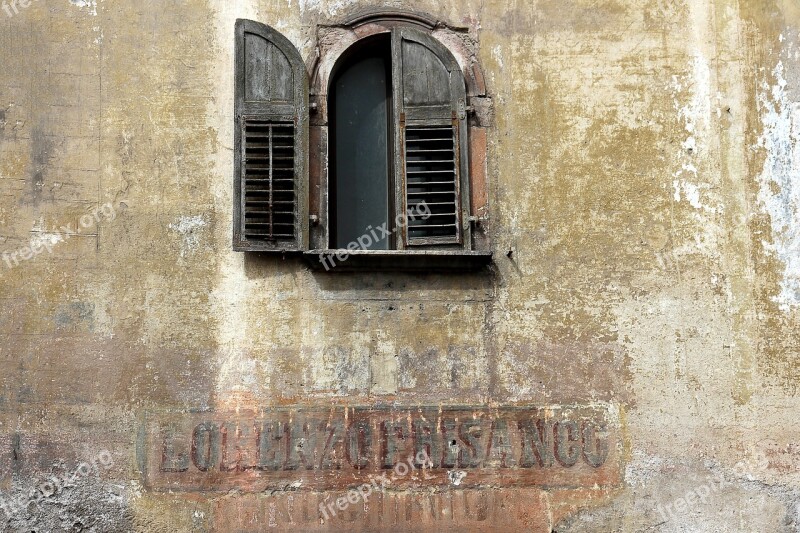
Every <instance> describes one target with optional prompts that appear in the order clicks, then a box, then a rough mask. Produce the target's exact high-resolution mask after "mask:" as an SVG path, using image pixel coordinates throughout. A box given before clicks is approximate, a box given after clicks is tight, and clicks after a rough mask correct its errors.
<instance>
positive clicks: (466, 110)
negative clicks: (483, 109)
mask: <svg viewBox="0 0 800 533" xmlns="http://www.w3.org/2000/svg"><path fill="white" fill-rule="evenodd" d="M467 114H470V115H473V114H475V108H474V107H472V106H471V105H467V103H466V102H465V101H464V99H463V98H459V99H458V120H465V119H466V118H467Z"/></svg>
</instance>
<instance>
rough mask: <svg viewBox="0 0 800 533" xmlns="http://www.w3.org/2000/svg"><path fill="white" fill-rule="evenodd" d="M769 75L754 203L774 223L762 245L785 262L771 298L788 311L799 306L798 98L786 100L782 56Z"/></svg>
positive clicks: (763, 95)
mask: <svg viewBox="0 0 800 533" xmlns="http://www.w3.org/2000/svg"><path fill="white" fill-rule="evenodd" d="M772 75H773V77H774V79H775V85H773V86H770V85H769V83H767V82H766V81H765V82H763V83H762V85H761V91H760V92H759V94H758V107H759V112H760V114H761V122H762V124H763V125H764V131H763V133H762V134H761V137H759V139H758V145H759V147H761V148H763V149H764V151H765V152H766V160H765V161H764V169H763V170H762V172H761V175H760V176H759V177H758V181H759V185H760V188H759V192H758V202H759V204H760V207H761V209H763V210H764V212H766V213H767V214H768V215H769V217H770V224H771V226H772V242H765V243H764V246H765V248H766V249H767V250H768V251H769V252H770V253H772V254H774V255H775V256H776V257H777V258H778V259H779V260H781V261H782V262H783V264H784V274H783V280H782V281H781V292H780V294H779V295H778V296H777V297H776V298H775V300H776V302H777V303H778V305H779V306H780V308H781V310H783V311H788V310H789V309H791V308H794V307H797V306H800V220H798V217H800V102H793V101H791V100H790V99H789V96H788V94H787V90H786V88H787V85H788V82H787V81H786V78H785V77H784V65H783V62H782V61H779V62H778V64H777V65H776V66H775V69H773V71H772Z"/></svg>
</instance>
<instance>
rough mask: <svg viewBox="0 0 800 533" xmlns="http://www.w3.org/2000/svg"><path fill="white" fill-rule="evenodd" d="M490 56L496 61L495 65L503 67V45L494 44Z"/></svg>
mask: <svg viewBox="0 0 800 533" xmlns="http://www.w3.org/2000/svg"><path fill="white" fill-rule="evenodd" d="M492 58H493V59H494V60H495V61H497V66H499V67H500V68H503V67H504V66H505V65H503V47H501V46H495V47H494V48H492Z"/></svg>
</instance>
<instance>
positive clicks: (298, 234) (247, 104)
mask: <svg viewBox="0 0 800 533" xmlns="http://www.w3.org/2000/svg"><path fill="white" fill-rule="evenodd" d="M235 93H236V94H235V97H236V102H235V107H236V109H235V115H236V124H235V128H234V129H235V134H234V135H235V139H234V150H235V156H234V157H235V162H234V163H235V164H234V167H235V176H234V203H235V205H234V220H233V247H234V249H235V250H237V251H278V252H285V251H300V250H303V249H305V248H306V247H307V244H306V243H307V242H308V214H307V213H308V163H307V162H308V75H307V73H306V68H305V64H304V63H303V59H302V57H301V56H300V53H299V52H298V51H297V49H296V48H295V47H294V46H293V45H292V43H291V42H289V40H288V39H287V38H286V37H284V36H283V35H281V34H280V33H278V32H277V31H275V30H274V29H272V28H270V27H269V26H266V25H264V24H261V23H258V22H254V21H251V20H237V21H236V90H235Z"/></svg>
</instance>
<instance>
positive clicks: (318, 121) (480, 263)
mask: <svg viewBox="0 0 800 533" xmlns="http://www.w3.org/2000/svg"><path fill="white" fill-rule="evenodd" d="M245 24H256V25H258V27H259V28H260V29H261V30H263V29H267V30H269V31H271V32H273V33H274V40H273V42H278V43H281V45H284V44H287V45H288V49H287V50H286V52H287V57H290V58H291V60H292V63H293V65H294V66H295V67H296V66H297V63H298V60H302V56H301V55H300V53H299V52H298V51H297V49H296V48H294V46H293V45H292V44H291V43H290V42H289V40H288V39H286V38H285V37H284V36H283V35H281V34H280V33H279V32H277V31H275V30H273V29H272V28H270V27H269V26H266V25H263V24H259V23H253V22H252V21H237V49H236V61H237V80H236V83H237V91H238V90H239V87H240V85H239V84H241V83H243V80H240V79H239V75H240V68H239V66H238V64H239V62H240V61H241V58H240V55H241V51H240V49H239V48H240V46H239V38H238V37H239V31H240V25H241V26H244V25H245ZM466 32H467V29H466V28H453V27H451V26H445V25H442V24H440V23H438V22H437V21H435V20H433V19H431V18H430V17H428V16H426V15H422V14H418V13H406V12H397V11H378V12H368V13H365V14H360V15H357V16H355V17H352V18H351V19H350V20H348V21H346V22H345V23H344V24H338V25H335V26H326V25H319V26H317V37H318V39H317V48H316V53H315V54H314V55H313V57H312V58H311V59H310V61H309V64H308V70H306V69H305V68H304V69H303V73H302V74H303V75H299V74H298V79H297V80H296V84H295V85H296V88H297V89H298V91H302V93H303V94H302V97H301V99H300V100H299V101H300V102H301V104H300V105H298V109H301V108H302V109H304V110H305V111H306V113H302V112H298V114H297V116H296V117H295V123H296V124H297V129H296V134H297V136H298V140H297V148H298V150H297V151H296V154H298V156H299V158H298V161H300V162H301V163H302V164H303V165H305V167H304V172H305V177H303V175H302V174H296V177H297V180H298V183H297V184H296V186H297V187H298V190H302V194H304V195H305V198H306V201H304V202H303V203H302V205H300V208H299V213H298V214H299V217H298V218H297V220H296V222H297V224H298V226H299V227H298V228H297V234H298V239H297V243H296V244H297V245H296V246H293V247H286V246H276V247H270V246H266V247H264V246H261V247H252V246H243V245H242V243H241V240H238V241H237V227H238V226H236V224H240V223H241V218H240V217H241V214H237V213H236V212H235V213H234V223H235V227H234V249H235V250H237V251H279V252H281V253H283V254H288V255H291V254H294V253H300V254H302V255H303V256H304V257H305V259H306V260H307V262H308V264H309V266H311V267H312V269H314V270H323V268H322V266H323V261H322V258H323V257H324V256H328V257H332V256H339V257H341V254H342V252H345V253H344V255H345V257H346V258H347V260H346V261H339V262H338V264H337V265H336V266H337V268H334V269H329V268H325V269H324V270H325V271H328V272H346V271H353V270H397V271H426V272H430V271H474V270H478V269H482V268H483V267H485V266H487V265H489V264H490V263H491V258H492V251H491V240H490V238H489V232H488V186H487V163H486V162H487V157H486V151H487V141H486V139H487V135H486V132H487V127H488V126H489V122H490V121H491V115H492V113H491V99H490V98H488V96H487V94H486V89H485V84H484V78H483V74H482V70H481V68H480V66H479V64H478V61H477V52H476V50H474V49H470V44H469V43H470V40H467V39H463V38H462V37H463V36H462V35H459V33H461V34H463V33H466ZM387 33H388V34H389V35H390V38H391V40H392V42H393V44H392V48H393V51H392V62H393V63H394V62H395V61H397V59H396V56H395V44H394V41H395V39H399V38H401V37H402V36H403V35H410V36H412V38H414V40H416V39H421V40H424V41H425V43H424V44H425V45H426V46H428V48H434V52H435V54H436V56H437V57H439V58H440V60H441V61H442V63H443V64H446V65H447V66H448V69H450V71H451V72H455V73H456V74H458V77H459V78H460V79H461V82H462V84H461V86H462V87H463V89H462V91H463V92H462V93H461V94H462V95H463V99H461V98H459V99H458V101H457V102H456V104H455V105H454V106H453V109H454V118H455V116H456V115H455V113H457V114H458V119H459V120H458V127H457V128H456V131H457V132H458V143H459V150H457V152H458V154H459V160H458V162H457V164H458V166H459V181H458V185H459V188H460V191H459V197H458V198H459V201H460V206H461V213H460V214H461V216H460V217H459V218H460V224H461V227H460V235H461V237H462V239H461V241H462V242H461V244H452V243H448V244H445V245H441V244H436V243H431V244H430V245H423V246H413V247H409V246H407V243H406V237H405V235H402V236H401V235H400V234H398V238H397V239H396V241H397V244H396V247H395V249H390V250H352V249H350V250H341V249H330V247H329V243H330V224H331V223H332V220H331V219H330V217H329V213H330V211H329V206H328V198H329V195H328V193H329V187H330V185H331V183H330V182H329V178H330V176H329V168H328V165H329V163H330V154H329V149H330V146H329V132H328V124H329V122H328V119H329V117H328V96H329V90H328V89H329V87H328V84H329V83H330V81H331V77H332V74H333V71H334V67H335V66H336V65H337V63H338V61H339V60H340V58H341V57H342V56H343V55H344V54H345V53H346V52H347V50H348V49H349V48H350V47H351V46H352V45H354V44H356V43H357V42H359V41H361V40H363V39H365V38H369V37H372V36H376V35H379V34H387ZM331 34H336V35H335V36H332V35H331ZM331 37H334V38H331ZM473 43H474V42H473ZM292 51H293V52H294V54H293V55H290V54H291V52H292ZM304 67H305V65H304ZM392 71H393V72H392V78H393V83H392V85H393V87H392V92H393V94H394V96H393V100H394V102H395V104H397V103H398V102H399V100H400V98H401V97H400V96H399V95H397V94H396V93H395V92H396V90H397V86H398V85H397V83H398V82H401V81H402V80H395V79H394V78H395V74H396V72H397V71H398V69H396V68H394V67H393V68H392ZM308 72H311V78H310V80H309V78H308ZM395 111H396V110H395ZM396 112H397V111H396ZM241 116H242V105H241V103H240V98H239V96H238V92H237V98H236V120H237V132H236V134H235V136H236V138H235V153H236V157H237V158H239V157H240V154H241V145H240V143H241V132H240V131H239V121H240V120H241ZM394 122H395V123H396V124H399V122H400V121H399V115H398V116H397V118H396V119H395V120H394ZM401 129H402V125H399V126H398V127H397V130H396V132H397V134H396V135H395V139H394V142H395V146H394V152H393V153H392V154H391V157H390V159H391V161H392V164H393V165H392V166H393V167H394V169H393V171H392V172H393V175H392V176H391V179H390V181H392V182H393V183H394V185H393V186H394V190H395V191H394V192H395V198H396V200H395V201H396V206H397V207H398V210H400V209H401V206H403V205H404V202H405V198H404V195H405V191H404V189H403V185H402V184H401V183H402V182H401V176H404V175H405V166H404V165H398V164H397V162H398V161H400V160H401V159H402V158H403V154H404V150H405V147H404V146H401V143H402V136H401V135H399V133H400V130H401ZM473 133H475V134H476V135H474V136H473ZM476 152H477V153H476ZM240 165H241V162H240V161H239V160H238V159H237V161H236V164H235V167H236V169H237V175H236V176H235V187H234V189H235V190H234V201H235V202H236V203H237V204H238V202H240V201H241V200H242V197H241V185H240V183H241V181H240V176H239V174H238V172H239V169H240ZM401 166H402V168H401ZM475 181H477V186H476V183H474V182H475ZM390 192H391V191H390ZM238 209H240V208H236V207H235V211H236V210H238Z"/></svg>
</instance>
